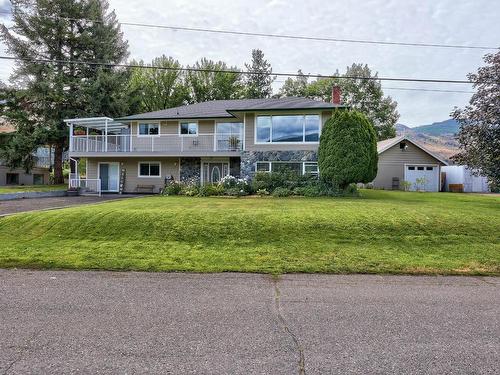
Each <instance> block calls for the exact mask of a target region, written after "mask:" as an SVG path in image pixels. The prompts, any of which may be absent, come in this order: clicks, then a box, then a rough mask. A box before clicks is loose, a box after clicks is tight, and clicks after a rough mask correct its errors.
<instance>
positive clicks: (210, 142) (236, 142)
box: [70, 133, 243, 153]
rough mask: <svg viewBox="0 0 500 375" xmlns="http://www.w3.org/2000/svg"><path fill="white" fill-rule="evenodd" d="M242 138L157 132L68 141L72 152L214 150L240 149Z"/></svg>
mask: <svg viewBox="0 0 500 375" xmlns="http://www.w3.org/2000/svg"><path fill="white" fill-rule="evenodd" d="M242 149H243V142H242V137H241V136H237V135H233V134H223V133H217V134H198V135H195V136H190V135H186V136H181V135H177V134H161V135H151V136H138V135H129V134H125V135H109V134H108V135H107V136H106V135H75V136H72V137H71V140H70V150H71V151H72V152H179V153H183V152H185V153H189V152H217V151H226V152H228V151H240V150H242Z"/></svg>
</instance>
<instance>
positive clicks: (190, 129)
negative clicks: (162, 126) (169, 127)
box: [179, 122, 198, 135]
mask: <svg viewBox="0 0 500 375" xmlns="http://www.w3.org/2000/svg"><path fill="white" fill-rule="evenodd" d="M179 126H180V134H181V135H197V134H198V123H197V122H181V123H180V124H179Z"/></svg>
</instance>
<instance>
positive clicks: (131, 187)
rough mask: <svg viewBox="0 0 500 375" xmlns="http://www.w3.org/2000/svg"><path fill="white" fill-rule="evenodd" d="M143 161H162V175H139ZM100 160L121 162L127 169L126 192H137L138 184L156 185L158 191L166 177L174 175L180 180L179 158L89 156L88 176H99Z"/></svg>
mask: <svg viewBox="0 0 500 375" xmlns="http://www.w3.org/2000/svg"><path fill="white" fill-rule="evenodd" d="M141 161H159V162H161V176H160V177H139V176H138V175H139V173H138V165H139V164H138V163H139V162H141ZM99 162H110V163H111V162H119V163H120V167H121V168H125V169H126V171H127V172H126V176H125V186H124V192H126V193H135V192H137V185H154V186H155V188H154V191H155V192H158V191H159V189H161V188H162V187H163V186H164V185H165V177H167V176H170V175H172V176H174V179H175V180H177V181H178V180H179V158H159V157H155V158H147V157H145V158H121V159H120V158H116V159H115V158H113V159H109V158H88V159H87V178H97V175H98V173H97V166H98V163H99Z"/></svg>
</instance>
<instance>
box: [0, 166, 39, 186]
mask: <svg viewBox="0 0 500 375" xmlns="http://www.w3.org/2000/svg"><path fill="white" fill-rule="evenodd" d="M7 173H17V174H18V175H19V184H20V185H33V174H43V183H44V184H48V183H49V170H48V169H47V168H33V170H32V171H31V173H26V172H25V171H24V169H20V168H17V169H13V170H10V168H8V167H5V166H3V165H0V186H3V185H5V184H6V183H7Z"/></svg>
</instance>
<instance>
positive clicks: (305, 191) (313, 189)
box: [293, 184, 321, 197]
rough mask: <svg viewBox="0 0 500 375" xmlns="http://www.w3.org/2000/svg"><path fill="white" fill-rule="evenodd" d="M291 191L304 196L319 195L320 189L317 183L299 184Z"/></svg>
mask: <svg viewBox="0 0 500 375" xmlns="http://www.w3.org/2000/svg"><path fill="white" fill-rule="evenodd" d="M293 193H294V194H295V195H301V196H304V197H319V196H320V195H321V189H320V186H319V184H315V185H309V186H300V187H296V188H295V189H293Z"/></svg>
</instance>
